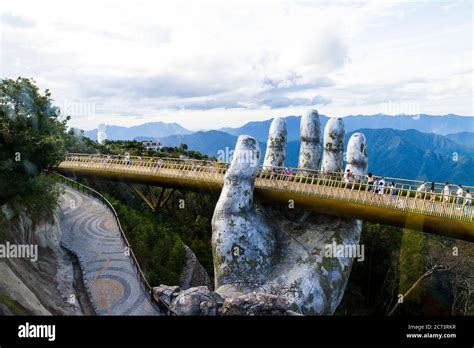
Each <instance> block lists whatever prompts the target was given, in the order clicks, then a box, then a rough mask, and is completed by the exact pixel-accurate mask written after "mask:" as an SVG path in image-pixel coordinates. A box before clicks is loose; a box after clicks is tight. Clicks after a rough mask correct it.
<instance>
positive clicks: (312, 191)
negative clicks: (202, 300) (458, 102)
mask: <svg viewBox="0 0 474 348" xmlns="http://www.w3.org/2000/svg"><path fill="white" fill-rule="evenodd" d="M227 168H228V164H227V163H222V162H217V161H216V162H213V161H201V160H193V159H177V158H158V157H133V156H132V157H126V158H125V157H124V156H120V157H118V156H107V155H91V154H68V156H67V157H66V160H65V161H63V162H61V163H60V164H59V166H58V167H57V168H56V170H57V171H58V172H59V173H62V174H65V175H76V176H93V177H96V178H102V179H106V180H115V181H123V182H129V183H133V184H146V185H150V186H159V187H163V188H172V189H179V188H184V189H189V190H194V191H214V192H220V191H221V189H222V187H223V184H224V175H225V173H226V171H227ZM289 169H290V171H289V173H291V174H289V175H288V171H287V172H285V168H277V167H272V168H268V167H265V168H261V170H260V171H259V173H258V174H257V177H256V179H255V198H256V199H257V200H259V201H262V202H267V203H271V204H274V205H280V206H283V207H286V208H289V207H290V206H291V207H292V208H293V209H304V210H312V211H316V212H320V213H324V214H330V215H337V216H342V217H349V218H357V219H362V220H365V221H371V222H375V223H380V224H384V225H391V226H396V227H402V228H407V229H411V230H417V231H422V232H428V233H434V234H439V235H443V236H447V237H451V238H457V239H463V240H467V241H471V242H472V241H474V221H473V214H472V210H471V207H468V208H466V207H464V206H463V204H462V203H463V202H464V199H465V198H464V197H463V198H460V200H458V197H457V196H456V195H455V194H454V193H455V192H456V187H454V186H452V187H450V192H451V194H450V195H448V196H446V195H445V194H442V193H441V188H442V187H443V186H444V184H440V183H437V184H436V193H431V192H427V191H420V190H419V187H420V185H421V183H422V182H421V181H415V180H406V179H399V178H389V177H385V182H386V183H391V182H395V183H396V187H395V189H394V188H391V187H387V186H384V188H383V191H382V192H383V194H375V193H374V192H375V190H374V189H373V187H372V185H369V184H367V180H366V178H365V177H357V176H356V177H353V178H352V179H351V180H345V179H344V178H343V176H342V174H341V173H332V172H322V171H316V170H308V169H301V168H289ZM464 189H469V190H470V192H473V191H474V187H464ZM163 192H164V190H163ZM459 203H461V204H459Z"/></svg>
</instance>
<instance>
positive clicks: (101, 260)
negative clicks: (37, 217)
mask: <svg viewBox="0 0 474 348" xmlns="http://www.w3.org/2000/svg"><path fill="white" fill-rule="evenodd" d="M64 188H65V190H66V192H65V193H64V194H63V195H62V196H61V198H60V206H61V209H62V211H63V213H64V218H63V219H62V221H61V229H62V231H63V236H62V240H61V243H62V245H63V246H64V247H65V248H67V249H68V250H70V251H71V252H73V253H74V254H75V255H76V256H77V257H78V259H79V265H80V267H81V270H82V277H83V279H84V283H85V287H86V290H87V291H88V293H89V298H90V300H91V302H92V305H93V307H94V310H95V312H96V313H97V315H160V312H159V309H158V308H157V307H156V305H154V304H153V303H152V302H151V299H150V296H149V295H148V293H147V292H146V290H145V287H144V285H143V283H142V282H141V281H140V279H139V278H138V275H137V273H136V271H135V267H134V265H133V263H132V260H131V258H130V257H128V256H127V255H126V253H125V244H124V242H123V240H122V237H121V236H120V230H119V227H118V225H117V223H116V221H115V219H114V216H113V214H112V213H111V212H110V210H109V209H108V208H106V207H105V206H103V205H102V204H101V203H99V202H98V201H96V200H94V199H92V198H89V197H87V196H85V195H83V194H82V193H80V192H78V191H75V190H73V189H71V188H69V187H66V186H64Z"/></svg>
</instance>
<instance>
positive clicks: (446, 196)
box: [443, 181, 451, 205]
mask: <svg viewBox="0 0 474 348" xmlns="http://www.w3.org/2000/svg"><path fill="white" fill-rule="evenodd" d="M450 195H451V189H450V188H449V182H447V181H446V183H445V184H444V187H443V204H444V205H446V204H448V202H449V196H450Z"/></svg>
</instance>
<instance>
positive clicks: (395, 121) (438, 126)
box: [84, 114, 474, 147]
mask: <svg viewBox="0 0 474 348" xmlns="http://www.w3.org/2000/svg"><path fill="white" fill-rule="evenodd" d="M300 118H301V117H300V116H287V117H285V119H286V123H287V126H288V141H293V140H298V139H299V134H300ZM328 119H329V118H328V117H327V116H325V115H320V121H321V129H324V127H325V125H326V123H327V120H328ZM271 122H272V119H269V120H265V121H254V122H248V123H246V124H244V125H243V126H241V127H237V128H228V127H227V128H221V129H218V130H219V131H221V132H225V133H229V134H232V135H241V134H248V135H251V136H253V137H254V138H256V139H258V140H259V141H262V142H266V141H267V135H268V130H269V129H270V124H271ZM344 124H345V127H346V132H347V133H349V132H352V131H354V130H356V129H361V128H367V129H380V128H393V129H398V130H407V129H416V130H418V131H420V132H424V133H435V134H440V135H452V134H457V133H462V132H468V133H474V117H466V116H458V115H451V114H450V115H445V116H432V115H416V116H408V115H397V116H389V115H383V114H378V115H370V116H364V115H350V116H346V117H344ZM105 131H106V133H107V138H108V139H110V140H133V139H135V138H137V137H145V138H163V137H167V136H170V135H183V134H192V133H194V132H193V131H191V130H189V129H186V128H184V127H182V126H181V125H179V124H177V123H165V122H149V123H144V124H142V125H139V126H132V127H121V126H106V129H105ZM84 134H85V136H87V137H89V138H91V139H97V129H93V130H89V131H86V132H85V133H84ZM160 140H161V139H160ZM460 140H461V139H458V141H460ZM471 143H472V140H471ZM473 147H474V145H473Z"/></svg>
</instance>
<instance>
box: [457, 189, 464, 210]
mask: <svg viewBox="0 0 474 348" xmlns="http://www.w3.org/2000/svg"><path fill="white" fill-rule="evenodd" d="M463 195H464V190H463V189H462V185H458V190H457V191H456V197H457V198H456V205H457V207H456V210H461V207H462V201H463V199H462V197H463Z"/></svg>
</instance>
